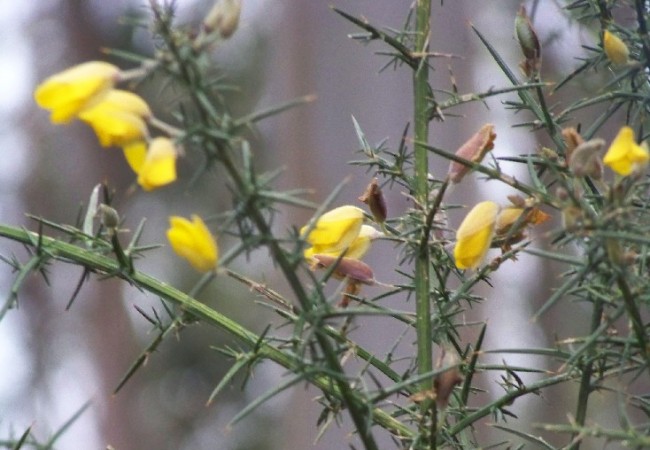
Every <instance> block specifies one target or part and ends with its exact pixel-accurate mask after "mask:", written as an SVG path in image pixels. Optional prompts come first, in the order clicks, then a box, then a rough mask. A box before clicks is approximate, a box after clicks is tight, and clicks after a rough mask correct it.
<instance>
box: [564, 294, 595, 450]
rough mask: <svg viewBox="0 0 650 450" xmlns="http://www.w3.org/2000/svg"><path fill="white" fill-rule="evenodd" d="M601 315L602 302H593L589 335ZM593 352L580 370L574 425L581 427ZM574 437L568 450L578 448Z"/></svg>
mask: <svg viewBox="0 0 650 450" xmlns="http://www.w3.org/2000/svg"><path fill="white" fill-rule="evenodd" d="M602 315H603V302H602V301H600V300H598V299H595V300H594V310H593V312H592V314H591V333H592V334H593V333H594V332H596V330H598V328H599V326H600V322H601V319H602ZM592 354H593V351H588V352H587V354H586V355H585V360H586V363H585V367H584V368H583V369H582V375H581V377H580V389H579V391H578V406H577V408H576V417H575V423H576V425H578V426H580V427H583V426H584V424H585V421H586V420H587V405H588V403H589V395H590V394H591V376H592V374H593V366H594V363H593V360H592ZM575 437H576V435H575V434H574V435H573V436H572V437H571V439H572V442H573V444H572V445H571V446H570V447H569V450H578V449H579V448H580V442H581V441H580V440H579V439H575Z"/></svg>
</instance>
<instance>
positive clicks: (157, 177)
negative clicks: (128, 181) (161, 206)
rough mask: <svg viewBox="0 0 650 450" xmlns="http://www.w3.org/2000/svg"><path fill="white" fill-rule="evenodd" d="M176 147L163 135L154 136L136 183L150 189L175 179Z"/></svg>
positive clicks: (146, 189)
mask: <svg viewBox="0 0 650 450" xmlns="http://www.w3.org/2000/svg"><path fill="white" fill-rule="evenodd" d="M176 156H177V154H176V148H175V147H174V143H173V142H172V141H171V140H170V139H168V138H164V137H158V138H155V139H154V140H153V141H151V144H150V145H149V150H148V151H147V157H146V159H145V161H144V163H143V164H142V168H141V170H140V172H139V173H138V184H139V185H140V186H142V189H144V190H145V191H151V190H153V189H156V188H159V187H161V186H164V185H166V184H169V183H172V182H173V181H175V180H176Z"/></svg>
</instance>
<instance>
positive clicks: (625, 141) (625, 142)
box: [603, 126, 650, 176]
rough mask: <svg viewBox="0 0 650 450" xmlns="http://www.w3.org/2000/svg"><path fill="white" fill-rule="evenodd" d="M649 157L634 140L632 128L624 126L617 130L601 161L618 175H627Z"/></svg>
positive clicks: (646, 151)
mask: <svg viewBox="0 0 650 450" xmlns="http://www.w3.org/2000/svg"><path fill="white" fill-rule="evenodd" d="M648 159H650V155H648V150H647V149H645V148H643V147H641V146H640V145H638V144H637V143H636V142H635V141H634V130H632V128H630V127H628V126H624V127H623V128H621V130H620V131H619V132H618V134H617V135H616V137H615V138H614V141H612V145H610V146H609V150H607V153H606V154H605V158H604V159H603V162H604V163H605V164H606V165H608V166H609V167H610V168H611V169H612V170H613V171H614V172H616V173H618V174H619V175H623V176H627V175H629V174H630V173H632V171H633V170H635V169H636V168H637V167H639V166H643V165H646V164H647V163H648Z"/></svg>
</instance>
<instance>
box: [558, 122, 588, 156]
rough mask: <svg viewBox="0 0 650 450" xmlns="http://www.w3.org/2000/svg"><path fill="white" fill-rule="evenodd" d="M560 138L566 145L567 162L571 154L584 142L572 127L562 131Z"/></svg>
mask: <svg viewBox="0 0 650 450" xmlns="http://www.w3.org/2000/svg"><path fill="white" fill-rule="evenodd" d="M562 138H563V139H564V143H565V145H566V153H565V155H566V158H567V160H569V159H570V158H571V153H572V152H573V151H574V150H575V149H576V148H577V147H578V146H579V145H580V144H582V143H583V142H584V141H585V140H584V139H583V138H582V136H580V133H578V130H576V129H575V128H573V127H570V128H564V129H562Z"/></svg>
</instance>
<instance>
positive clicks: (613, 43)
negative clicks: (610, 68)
mask: <svg viewBox="0 0 650 450" xmlns="http://www.w3.org/2000/svg"><path fill="white" fill-rule="evenodd" d="M603 50H605V55H607V59H609V60H610V61H611V62H612V63H613V64H615V65H617V66H622V65H624V64H627V61H628V58H629V57H630V50H629V49H628V48H627V45H625V42H623V40H622V39H621V38H620V37H618V36H616V35H615V34H614V33H610V32H609V31H608V30H605V32H604V33H603Z"/></svg>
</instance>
